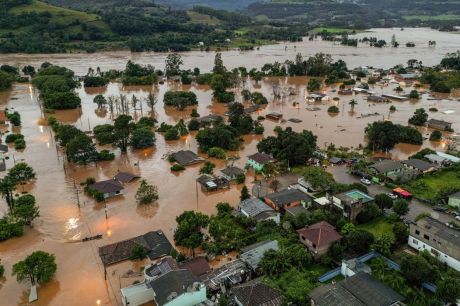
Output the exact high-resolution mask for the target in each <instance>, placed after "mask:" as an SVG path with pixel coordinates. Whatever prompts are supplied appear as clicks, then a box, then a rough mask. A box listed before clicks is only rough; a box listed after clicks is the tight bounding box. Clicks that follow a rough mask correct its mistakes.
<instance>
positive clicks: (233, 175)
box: [220, 166, 244, 181]
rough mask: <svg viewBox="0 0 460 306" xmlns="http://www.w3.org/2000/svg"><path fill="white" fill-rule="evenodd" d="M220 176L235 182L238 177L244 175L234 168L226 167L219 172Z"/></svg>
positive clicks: (242, 171)
mask: <svg viewBox="0 0 460 306" xmlns="http://www.w3.org/2000/svg"><path fill="white" fill-rule="evenodd" d="M220 172H221V173H222V176H223V177H224V178H226V179H227V180H229V181H233V180H236V179H237V177H238V175H241V174H244V170H243V169H241V168H238V167H234V166H228V167H226V168H225V169H222V170H221V171H220Z"/></svg>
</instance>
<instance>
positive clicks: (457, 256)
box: [409, 217, 460, 271]
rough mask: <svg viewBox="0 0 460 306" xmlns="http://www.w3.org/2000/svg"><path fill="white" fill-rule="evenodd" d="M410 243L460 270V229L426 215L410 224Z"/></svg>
mask: <svg viewBox="0 0 460 306" xmlns="http://www.w3.org/2000/svg"><path fill="white" fill-rule="evenodd" d="M409 245H410V246H411V247H413V248H414V249H416V250H419V251H423V250H426V251H428V252H429V253H430V255H432V256H434V257H436V258H437V259H438V260H439V261H441V262H444V263H446V264H447V265H448V266H449V267H451V268H453V269H455V270H457V271H460V231H459V230H457V229H454V228H451V227H449V226H446V225H445V224H444V223H442V222H440V221H438V220H436V219H433V218H431V217H426V218H423V219H420V220H418V221H417V222H416V223H413V224H411V225H410V230H409Z"/></svg>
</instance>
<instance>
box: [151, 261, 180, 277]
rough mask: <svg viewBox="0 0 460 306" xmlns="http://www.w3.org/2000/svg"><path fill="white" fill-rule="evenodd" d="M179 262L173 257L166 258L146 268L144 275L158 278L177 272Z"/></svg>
mask: <svg viewBox="0 0 460 306" xmlns="http://www.w3.org/2000/svg"><path fill="white" fill-rule="evenodd" d="M177 269H178V266H177V262H176V261H175V260H174V259H173V258H172V257H165V258H163V259H162V260H160V261H159V262H157V263H154V264H151V265H150V266H148V267H146V268H145V271H144V273H145V274H146V275H147V276H149V277H151V278H158V277H160V276H162V275H164V274H166V273H168V272H169V271H172V270H177Z"/></svg>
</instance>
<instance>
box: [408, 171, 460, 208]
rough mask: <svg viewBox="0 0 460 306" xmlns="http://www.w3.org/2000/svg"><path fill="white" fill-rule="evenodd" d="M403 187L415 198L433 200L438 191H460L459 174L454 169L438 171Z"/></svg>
mask: <svg viewBox="0 0 460 306" xmlns="http://www.w3.org/2000/svg"><path fill="white" fill-rule="evenodd" d="M404 187H405V188H406V189H407V190H409V191H410V192H412V194H414V195H415V196H416V197H419V198H424V199H427V200H434V199H435V198H436V196H437V194H438V192H439V191H440V190H446V189H449V188H459V189H460V172H459V171H458V170H457V169H455V168H454V169H446V170H443V171H438V172H435V173H433V174H431V175H426V176H423V177H421V178H418V179H416V180H413V181H411V182H409V183H407V184H406V185H405V186H404Z"/></svg>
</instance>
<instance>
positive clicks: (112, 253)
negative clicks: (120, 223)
mask: <svg viewBox="0 0 460 306" xmlns="http://www.w3.org/2000/svg"><path fill="white" fill-rule="evenodd" d="M136 245H140V246H142V247H143V248H144V249H145V250H146V251H147V256H148V257H149V258H150V259H151V260H153V259H156V258H160V257H163V256H166V255H169V254H170V253H171V250H172V245H171V243H170V242H169V240H168V239H167V238H166V236H165V235H164V234H163V232H162V231H152V232H148V233H146V234H144V235H141V236H137V237H134V238H131V239H127V240H123V241H119V242H116V243H112V244H109V245H105V246H102V247H100V248H99V256H100V257H101V260H102V262H103V263H104V265H111V264H115V263H118V262H121V261H124V260H127V259H129V258H131V256H132V249H133V247H134V246H136Z"/></svg>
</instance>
